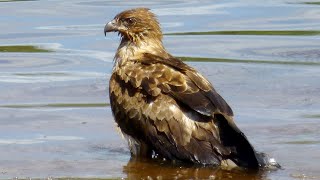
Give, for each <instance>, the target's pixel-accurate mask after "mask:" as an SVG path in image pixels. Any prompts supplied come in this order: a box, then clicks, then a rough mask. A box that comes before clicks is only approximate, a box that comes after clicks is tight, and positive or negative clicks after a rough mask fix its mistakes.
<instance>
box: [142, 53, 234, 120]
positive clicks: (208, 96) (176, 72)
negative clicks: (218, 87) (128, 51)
mask: <svg viewBox="0 0 320 180" xmlns="http://www.w3.org/2000/svg"><path fill="white" fill-rule="evenodd" d="M139 61H140V62H141V63H142V64H146V65H152V64H161V65H162V66H161V65H159V66H158V67H157V68H156V69H155V72H154V73H153V74H156V73H160V74H161V73H162V75H163V76H164V77H165V78H159V79H158V82H157V85H156V87H157V88H160V89H161V91H162V92H163V93H167V94H170V95H172V96H173V97H174V98H176V99H177V100H178V101H180V102H182V103H184V104H186V105H187V106H189V107H190V108H192V109H193V110H195V111H197V112H198V113H200V114H203V115H206V116H212V115H214V114H215V113H221V114H224V115H226V116H230V117H231V116H233V112H232V110H231V108H230V106H229V105H228V104H227V103H226V101H225V100H224V99H223V98H222V97H221V96H220V95H219V94H218V93H217V92H216V91H215V90H214V88H213V87H212V85H211V83H210V82H209V81H208V80H207V79H206V78H204V77H203V76H202V75H201V74H199V73H198V72H197V71H196V70H194V69H193V68H191V67H190V66H188V65H187V64H185V63H183V62H182V61H181V60H180V59H177V58H174V57H172V56H171V57H170V58H167V59H165V58H162V57H159V56H156V55H152V54H148V53H145V54H144V55H143V57H142V58H140V59H139ZM163 65H164V66H163ZM151 76H152V74H151ZM145 80H146V82H145V84H146V85H148V84H152V83H150V82H148V80H153V79H152V78H149V79H145ZM148 88H149V87H148Z"/></svg>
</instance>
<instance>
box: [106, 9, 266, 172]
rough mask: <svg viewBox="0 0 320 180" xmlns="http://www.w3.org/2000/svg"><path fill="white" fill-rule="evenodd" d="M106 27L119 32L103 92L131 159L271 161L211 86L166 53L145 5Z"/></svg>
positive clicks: (261, 163)
mask: <svg viewBox="0 0 320 180" xmlns="http://www.w3.org/2000/svg"><path fill="white" fill-rule="evenodd" d="M104 31H105V33H106V32H110V31H115V32H119V34H120V35H121V43H120V46H119V48H118V50H117V52H116V55H115V65H114V68H113V72H112V76H111V78H110V84H109V93H110V101H111V108H112V112H113V114H114V117H115V121H116V123H117V124H118V126H119V127H120V129H121V131H122V132H123V133H124V134H125V135H127V137H128V140H129V146H130V150H131V153H132V155H133V156H142V157H150V158H151V157H154V156H158V157H162V158H166V159H169V160H177V161H183V162H190V163H196V164H204V165H222V164H226V163H227V164H229V165H230V164H235V165H237V166H240V167H245V168H253V169H257V168H258V167H261V166H266V165H269V164H270V163H269V162H267V161H268V159H267V158H266V157H265V155H264V154H262V153H257V152H256V151H255V150H254V148H253V147H252V146H251V145H250V143H249V142H248V140H247V138H246V136H245V135H244V134H243V133H242V132H241V131H240V130H239V128H238V127H237V126H236V125H235V123H234V121H233V112H232V110H231V108H230V107H229V105H228V104H227V103H226V102H225V100H224V99H223V98H222V97H221V96H220V95H219V94H218V93H217V92H216V91H215V90H214V88H213V86H212V85H211V83H210V82H209V81H208V80H207V79H205V78H204V77H203V76H202V75H201V74H199V73H198V72H197V71H196V70H195V69H193V68H192V67H190V66H188V65H187V64H185V63H183V62H182V61H181V60H179V59H177V58H175V57H173V56H172V55H170V54H169V53H168V52H167V51H166V50H165V48H164V47H163V44H162V32H161V29H160V25H159V23H158V21H157V19H156V17H155V15H154V14H153V13H151V12H150V11H149V9H146V8H136V9H131V10H127V11H123V12H121V13H120V14H118V15H117V16H115V18H114V19H113V20H112V21H111V22H109V23H108V24H107V25H106V26H105V29H104ZM268 163H269V164H268Z"/></svg>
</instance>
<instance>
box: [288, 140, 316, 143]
mask: <svg viewBox="0 0 320 180" xmlns="http://www.w3.org/2000/svg"><path fill="white" fill-rule="evenodd" d="M284 143H285V144H319V143H320V141H309V140H301V141H288V142H284Z"/></svg>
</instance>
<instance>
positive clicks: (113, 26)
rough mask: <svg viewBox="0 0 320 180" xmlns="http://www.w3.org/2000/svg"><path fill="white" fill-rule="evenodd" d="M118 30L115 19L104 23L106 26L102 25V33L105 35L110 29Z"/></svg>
mask: <svg viewBox="0 0 320 180" xmlns="http://www.w3.org/2000/svg"><path fill="white" fill-rule="evenodd" d="M117 30H118V25H117V23H116V22H115V20H112V21H110V22H108V23H107V24H106V26H105V27H104V35H105V36H106V35H107V32H111V31H117Z"/></svg>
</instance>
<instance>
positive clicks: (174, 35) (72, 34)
mask: <svg viewBox="0 0 320 180" xmlns="http://www.w3.org/2000/svg"><path fill="white" fill-rule="evenodd" d="M201 2H202V3H199V2H198V1H179V0H177V1H152V2H146V1H136V2H133V1H121V2H117V1H102V0H90V1H75V0H70V1H62V0H56V1H14V2H4V1H0V179H8V178H9V179H11V178H13V177H18V178H28V177H32V178H42V179H43V178H47V177H53V178H58V177H77V178H93V179H94V178H128V179H140V178H145V179H146V178H149V179H150V178H153V179H156V178H162V179H173V178H176V179H178V178H180V179H186V178H191V179H195V178H201V179H203V178H204V179H207V178H211V179H320V163H319V161H318V160H319V159H320V141H319V139H320V133H319V129H320V125H319V120H320V81H319V80H320V43H319V42H320V36H319V30H320V21H319V19H320V6H319V2H318V1H315V2H311V1H308V2H306V1H298V0H286V1H284V0H283V1H281V0H268V1H263V2H262V1H253V0H242V1H241V0H235V1H232V2H231V1H214V2H211V1H201ZM137 6H147V7H149V8H151V9H152V10H153V12H155V13H156V14H158V15H159V16H158V17H159V20H160V22H161V24H162V27H163V31H164V33H166V34H167V35H165V36H164V44H165V46H166V47H167V49H168V51H170V52H171V53H172V54H174V55H175V56H179V57H184V59H185V60H188V62H187V63H188V64H190V65H192V66H194V67H195V68H196V69H198V70H199V71H200V72H202V73H203V74H204V75H205V76H206V77H208V78H209V79H210V81H211V82H213V84H214V86H215V88H216V89H217V90H218V91H219V92H220V94H221V95H222V96H223V97H224V98H225V99H226V100H227V102H229V104H230V105H231V106H232V108H233V109H234V112H235V119H236V122H237V124H238V125H239V126H240V128H241V129H242V130H243V131H244V132H245V134H246V135H247V136H248V138H249V139H250V141H251V142H252V144H253V145H254V146H255V147H256V149H257V150H259V151H263V152H266V153H268V154H270V155H271V156H272V157H274V158H276V159H277V161H278V162H279V163H280V164H281V165H282V166H283V168H284V169H283V170H278V171H270V172H269V171H267V172H259V173H252V172H236V171H235V172H230V171H224V170H220V169H214V168H209V167H207V168H201V167H187V166H180V165H175V166H173V165H167V164H162V163H155V162H148V161H133V160H132V161H129V159H130V155H129V151H128V148H127V146H126V142H125V140H124V139H123V138H121V135H119V133H117V130H116V128H115V125H114V121H113V117H112V114H111V110H110V108H109V99H108V92H107V89H108V79H109V77H110V73H111V68H112V59H113V55H114V52H115V49H116V48H117V46H118V43H119V38H118V37H117V35H116V34H113V33H111V34H108V35H107V36H106V37H104V35H103V27H104V23H106V22H107V21H109V20H111V19H112V18H113V17H114V16H115V14H116V13H118V12H120V11H122V10H124V9H128V8H132V7H137ZM190 32H196V33H190Z"/></svg>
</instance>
